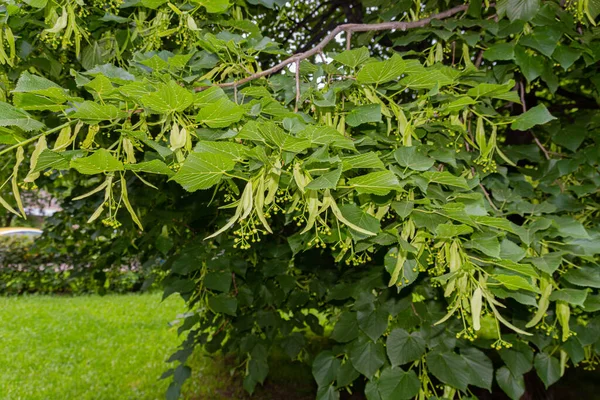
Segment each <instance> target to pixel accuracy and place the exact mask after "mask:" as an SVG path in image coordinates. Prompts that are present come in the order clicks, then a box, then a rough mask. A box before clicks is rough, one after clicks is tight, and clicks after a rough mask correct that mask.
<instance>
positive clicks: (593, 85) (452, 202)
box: [0, 0, 600, 399]
mask: <svg viewBox="0 0 600 400" xmlns="http://www.w3.org/2000/svg"><path fill="white" fill-rule="evenodd" d="M26 3H27V4H28V5H25V4H10V5H7V6H5V9H3V10H4V11H5V21H6V24H5V26H4V27H3V28H2V29H3V32H4V33H5V34H6V35H7V36H6V40H5V42H6V43H8V46H7V47H6V50H5V53H6V54H5V55H3V56H5V57H4V64H5V69H4V71H5V74H4V75H3V76H4V81H3V82H4V83H3V84H4V88H5V90H4V92H3V93H4V100H5V102H3V103H0V107H2V108H1V109H0V111H1V112H0V126H2V130H0V142H1V143H3V144H4V147H2V149H0V155H2V156H3V157H5V156H7V155H8V157H9V158H8V159H9V162H8V164H7V165H8V166H9V168H5V169H3V170H2V171H1V172H0V174H2V176H3V178H4V179H5V180H6V184H5V185H4V186H2V187H3V188H6V190H5V189H3V191H2V195H3V205H4V207H5V208H6V209H7V210H9V211H10V212H13V213H14V214H21V213H22V210H21V208H22V207H21V205H20V200H19V199H20V196H19V188H20V187H21V188H23V187H25V188H33V185H38V186H39V187H43V188H45V189H46V190H48V191H49V192H51V193H53V194H54V195H55V196H57V197H58V198H60V199H61V201H63V203H65V204H69V205H70V207H72V208H70V209H69V212H68V213H67V214H68V215H70V216H71V217H70V218H72V219H73V221H72V222H73V223H76V224H78V225H81V226H85V234H87V237H86V238H85V239H84V238H81V239H79V240H81V241H82V242H85V243H86V246H89V248H90V250H89V251H88V252H87V253H86V254H87V255H88V256H90V258H91V259H94V260H96V259H98V260H104V263H105V265H106V267H107V268H110V266H112V267H114V266H116V265H119V263H120V262H121V260H123V259H129V258H131V257H132V256H135V257H136V259H138V260H140V261H141V262H143V263H145V264H146V265H148V266H152V265H154V266H156V267H157V270H158V271H160V272H161V273H163V274H165V275H166V277H165V280H164V284H165V293H164V295H165V296H168V295H170V294H173V293H179V294H180V295H181V296H182V297H183V298H184V299H185V300H186V301H187V304H188V307H189V310H190V312H189V314H187V317H186V320H185V322H184V324H183V326H182V327H181V328H180V330H181V332H187V336H186V338H185V340H184V342H183V344H182V348H181V350H180V351H179V352H178V353H176V354H175V355H174V357H173V358H172V361H177V362H178V364H177V365H176V366H175V367H174V370H173V371H172V376H173V382H172V384H171V386H170V388H169V391H168V397H169V398H176V397H177V396H178V395H179V392H180V389H181V385H182V384H183V381H184V380H185V378H187V376H189V370H187V369H186V368H185V367H184V366H183V365H185V364H186V361H187V358H188V357H189V355H190V354H191V353H192V349H193V348H194V347H196V346H203V347H204V348H205V349H206V350H207V351H209V352H217V351H221V352H223V353H231V354H234V355H236V356H237V357H238V358H239V364H238V365H239V369H240V371H242V373H243V375H244V376H245V379H244V387H245V389H246V390H247V391H248V392H253V391H254V390H255V388H256V386H257V385H259V384H262V383H263V382H264V381H265V380H266V379H268V378H267V377H268V374H269V371H270V367H269V362H268V360H269V357H268V356H269V354H272V353H273V352H275V351H279V350H283V352H284V353H285V354H287V355H289V356H290V357H291V358H293V359H297V360H301V361H305V362H308V363H311V364H312V366H313V368H312V371H313V375H314V377H315V381H316V383H317V384H318V386H319V387H318V394H317V396H318V398H320V399H337V398H339V396H340V391H342V390H345V388H349V389H352V388H355V387H359V385H360V387H362V384H363V383H364V391H365V394H366V395H367V397H368V398H369V399H391V398H399V399H402V398H411V397H412V396H417V395H418V396H421V397H422V398H430V397H433V398H435V397H439V396H444V397H446V398H456V397H459V396H461V395H460V394H459V392H462V393H465V394H468V393H469V392H470V390H471V388H473V387H479V388H483V389H488V390H491V389H492V388H493V387H500V388H501V389H502V390H504V391H505V392H506V393H507V394H508V395H509V396H510V397H511V398H515V399H516V398H519V397H520V396H521V395H522V394H523V392H524V391H525V383H524V378H523V375H524V374H525V373H527V372H528V371H531V370H532V369H535V372H536V373H537V375H538V376H539V377H540V379H541V380H542V381H543V382H544V384H546V385H547V386H548V385H551V384H552V383H554V382H555V381H556V380H557V379H559V377H560V376H562V375H563V373H564V370H565V368H566V367H567V366H568V365H583V366H584V367H586V368H593V367H594V366H595V365H596V364H597V363H598V347H599V342H598V340H600V325H599V324H598V323H597V321H598V318H599V317H598V316H597V315H596V314H597V312H598V301H597V298H598V295H599V294H598V289H599V287H600V283H599V282H600V278H599V275H598V271H600V269H599V268H598V261H600V258H599V255H600V245H598V243H600V242H599V240H598V239H600V226H599V224H598V221H599V218H598V216H599V213H600V207H599V206H598V200H599V198H598V187H599V186H600V179H599V178H598V177H599V176H600V174H599V173H598V172H599V171H600V169H599V168H600V150H599V149H600V146H599V145H598V144H599V143H598V141H599V139H598V138H599V137H600V136H599V133H600V114H599V113H598V99H599V98H600V93H599V91H600V80H599V79H598V76H599V73H598V65H600V63H599V61H600V47H599V43H600V39H599V36H598V29H597V28H596V27H595V24H596V22H597V21H596V20H597V17H598V14H599V12H600V10H598V7H597V4H596V3H597V2H594V1H583V0H580V1H567V2H562V3H560V2H558V1H543V2H542V1H529V0H502V1H499V2H497V3H496V4H495V5H488V4H486V3H485V4H481V3H479V2H470V3H469V4H468V5H463V4H460V3H456V2H451V3H446V2H437V1H433V2H428V3H427V4H423V7H421V4H415V3H414V2H407V1H400V2H388V1H373V0H369V1H367V0H364V1H358V0H354V1H351V2H348V3H349V4H346V5H347V7H344V5H341V4H338V2H332V3H333V4H329V2H313V1H304V2H302V1H297V2H293V3H290V5H289V6H288V5H286V4H284V3H283V2H279V1H266V0H265V1H263V0H256V1H254V0H252V1H248V2H247V3H246V2H244V1H242V0H238V1H236V2H235V4H230V3H229V2H228V1H226V0H192V1H190V2H182V3H176V2H175V3H168V2H165V1H161V0H152V1H150V0H148V1H146V0H143V1H141V2H126V3H120V2H114V3H113V2H110V3H109V4H106V3H104V2H102V3H101V2H93V4H92V5H91V6H90V7H88V8H84V7H82V6H81V5H79V4H78V3H76V2H70V1H69V2H67V3H65V4H64V5H61V6H58V5H56V4H54V3H46V2H45V1H39V2H37V1H36V2H32V1H30V2H26ZM350 3H351V4H350ZM350 5H352V7H350ZM338 6H339V7H338ZM42 9H43V10H42ZM341 10H344V11H343V12H342V11H341ZM437 12H445V13H443V14H440V15H437V17H440V18H439V19H435V18H434V19H433V20H431V21H430V20H427V19H423V18H426V17H429V16H432V15H433V16H434V17H436V15H434V14H435V13H437ZM25 17H26V18H25ZM391 20H395V21H399V20H401V21H403V22H407V23H410V24H409V25H408V27H409V28H410V29H404V28H406V27H407V26H406V25H396V26H395V28H397V29H390V30H376V31H375V30H372V29H371V28H372V27H371V28H370V27H368V26H367V27H363V28H360V29H358V28H356V26H355V27H354V28H352V27H350V28H347V29H355V31H354V32H353V34H352V35H349V34H348V33H347V38H348V37H349V36H351V38H350V39H351V41H350V42H349V45H350V46H349V47H350V48H352V49H351V50H344V45H343V44H342V43H339V42H338V41H335V40H330V41H328V42H324V43H323V45H322V47H319V48H318V49H321V50H323V53H324V54H323V56H324V57H323V58H321V57H319V56H318V55H317V53H318V52H316V51H311V49H315V46H316V45H317V43H318V42H319V41H320V40H321V39H322V38H324V37H325V35H326V34H327V33H328V32H329V31H331V30H333V29H334V27H335V26H336V25H337V24H338V23H343V22H355V23H367V24H368V23H377V22H383V21H391ZM32 21H34V22H32ZM418 21H421V22H418ZM41 26H44V27H46V29H45V30H42V29H41V28H40V27H41ZM9 30H10V31H11V32H13V31H19V33H20V36H19V37H18V38H16V39H15V38H12V39H11V38H10V37H11V35H10V33H9ZM13 36H14V35H13ZM294 39H295V40H296V41H298V42H294V43H293V45H291V43H290V41H294ZM11 43H14V44H15V54H14V55H11V49H10V44H11ZM279 43H281V44H279ZM16 49H19V54H18V57H17V54H16V51H17V50H16ZM297 49H300V50H302V51H308V53H304V54H303V55H300V56H298V57H297V58H292V59H289V60H288V64H287V65H290V66H291V65H293V66H294V67H295V68H296V69H290V70H286V69H285V68H283V69H280V70H277V71H272V72H274V73H272V74H268V73H265V74H263V75H261V76H252V73H253V72H255V71H259V70H262V71H265V70H267V68H269V67H271V66H273V65H275V64H276V63H277V62H278V61H281V60H283V59H285V58H286V54H287V53H288V52H290V51H294V50H297ZM327 57H330V58H327ZM246 78H247V79H246ZM244 79H246V80H245V81H242V80H244ZM240 82H241V83H240ZM298 89H299V91H298ZM8 183H10V185H9V184H8ZM9 186H10V191H12V193H10V194H9V193H8V192H9V190H8V188H9ZM10 195H12V197H10ZM12 198H14V199H15V200H14V201H13V200H12ZM6 199H11V200H6ZM77 207H79V208H77ZM52 240H53V241H54V243H55V244H57V248H63V247H62V246H64V244H61V241H60V239H59V238H58V237H57V236H54V237H53V238H52ZM99 242H102V243H105V244H106V246H104V245H99ZM109 245H110V246H109ZM92 249H101V253H98V250H92ZM575 333H576V335H575ZM315 343H317V344H316V345H315ZM315 347H316V348H317V349H318V350H319V351H315ZM179 364H181V365H182V366H180V365H179ZM494 378H495V383H494ZM361 381H362V382H361ZM495 384H497V386H495ZM440 385H441V386H442V387H443V389H440Z"/></svg>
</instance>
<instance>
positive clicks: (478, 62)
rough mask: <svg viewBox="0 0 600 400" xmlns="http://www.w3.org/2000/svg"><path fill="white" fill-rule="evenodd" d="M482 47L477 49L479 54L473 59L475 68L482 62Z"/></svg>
mask: <svg viewBox="0 0 600 400" xmlns="http://www.w3.org/2000/svg"><path fill="white" fill-rule="evenodd" d="M483 51H484V50H483V49H481V50H479V54H477V59H476V60H475V68H477V69H479V66H480V65H481V63H482V62H483Z"/></svg>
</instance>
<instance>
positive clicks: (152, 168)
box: [124, 160, 175, 176]
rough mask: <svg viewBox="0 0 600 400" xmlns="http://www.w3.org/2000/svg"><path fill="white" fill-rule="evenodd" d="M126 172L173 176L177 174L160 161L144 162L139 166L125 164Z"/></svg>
mask: <svg viewBox="0 0 600 400" xmlns="http://www.w3.org/2000/svg"><path fill="white" fill-rule="evenodd" d="M124 167H125V170H127V171H135V172H146V173H149V174H162V175H167V176H172V175H174V174H175V173H174V172H173V171H172V170H171V169H170V168H169V167H167V164H165V163H164V162H162V161H160V160H152V161H144V162H140V163H137V164H125V165H124Z"/></svg>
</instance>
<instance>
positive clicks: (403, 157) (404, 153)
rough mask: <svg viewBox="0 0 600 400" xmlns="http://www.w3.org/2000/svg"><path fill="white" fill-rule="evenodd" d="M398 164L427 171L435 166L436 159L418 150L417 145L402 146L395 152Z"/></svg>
mask: <svg viewBox="0 0 600 400" xmlns="http://www.w3.org/2000/svg"><path fill="white" fill-rule="evenodd" d="M394 158H395V159H396V161H398V164H400V165H401V166H403V167H405V168H410V169H412V170H415V171H427V170H428V169H429V168H431V167H432V166H433V164H434V163H435V160H434V159H433V158H429V157H427V156H425V155H423V154H421V153H419V152H418V151H417V148H416V147H400V148H399V149H398V150H396V151H395V152H394Z"/></svg>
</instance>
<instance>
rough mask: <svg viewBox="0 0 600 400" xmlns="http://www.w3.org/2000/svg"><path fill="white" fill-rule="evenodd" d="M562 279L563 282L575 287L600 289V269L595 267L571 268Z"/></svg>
mask: <svg viewBox="0 0 600 400" xmlns="http://www.w3.org/2000/svg"><path fill="white" fill-rule="evenodd" d="M562 277H563V279H564V280H566V281H567V282H569V283H570V284H572V285H575V286H581V287H593V288H597V289H600V268H598V267H597V266H585V267H579V268H572V269H569V270H568V271H567V272H566V273H565V274H564V275H563V276H562Z"/></svg>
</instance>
